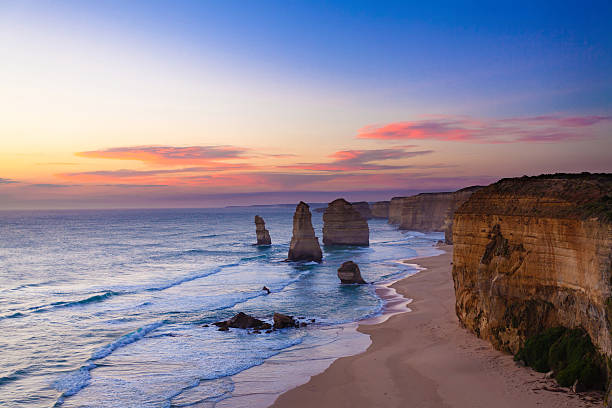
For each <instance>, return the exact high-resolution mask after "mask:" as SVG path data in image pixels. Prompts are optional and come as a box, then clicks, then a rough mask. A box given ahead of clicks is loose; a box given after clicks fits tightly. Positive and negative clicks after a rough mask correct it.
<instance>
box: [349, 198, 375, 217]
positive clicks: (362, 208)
mask: <svg viewBox="0 0 612 408" xmlns="http://www.w3.org/2000/svg"><path fill="white" fill-rule="evenodd" d="M351 205H352V206H353V208H354V209H356V210H357V211H359V214H361V216H362V217H363V218H365V219H366V220H369V219H370V218H372V209H371V208H370V204H368V202H367V201H357V202H354V203H351Z"/></svg>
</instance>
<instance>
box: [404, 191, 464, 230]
mask: <svg viewBox="0 0 612 408" xmlns="http://www.w3.org/2000/svg"><path fill="white" fill-rule="evenodd" d="M452 203H453V193H451V192H445V193H421V194H417V195H415V196H411V197H406V198H404V199H403V200H402V201H401V210H400V222H399V228H400V229H404V230H414V231H442V230H443V229H444V219H445V218H446V214H447V213H448V210H449V208H450V207H451V205H452Z"/></svg>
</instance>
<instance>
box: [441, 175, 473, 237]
mask: <svg viewBox="0 0 612 408" xmlns="http://www.w3.org/2000/svg"><path fill="white" fill-rule="evenodd" d="M481 188H482V186H471V187H466V188H462V189H461V190H457V191H455V192H454V193H453V199H452V200H451V203H450V206H449V208H448V210H447V211H446V215H445V216H444V225H443V226H442V229H443V230H444V242H445V243H446V244H448V245H452V244H453V218H454V216H455V211H457V209H458V208H459V207H461V205H462V204H463V203H465V202H466V201H467V199H468V198H470V196H471V195H472V194H474V192H476V191H478V190H480V189H481Z"/></svg>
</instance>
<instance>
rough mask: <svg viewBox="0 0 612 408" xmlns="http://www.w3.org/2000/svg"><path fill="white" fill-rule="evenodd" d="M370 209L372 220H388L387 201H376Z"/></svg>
mask: <svg viewBox="0 0 612 408" xmlns="http://www.w3.org/2000/svg"><path fill="white" fill-rule="evenodd" d="M371 207H372V218H389V201H377V202H375V203H374V204H372V205H371Z"/></svg>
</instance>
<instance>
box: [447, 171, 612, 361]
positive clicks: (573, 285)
mask: <svg viewBox="0 0 612 408" xmlns="http://www.w3.org/2000/svg"><path fill="white" fill-rule="evenodd" d="M453 242H454V251H453V272H452V273H453V280H454V285H455V293H456V312H457V316H458V318H459V320H460V321H461V323H462V324H463V325H464V326H465V327H467V328H468V329H469V330H471V331H473V332H474V333H475V334H476V335H478V336H479V337H481V338H484V339H486V340H488V341H490V342H491V343H492V344H493V345H494V346H495V347H496V348H498V349H501V350H505V351H508V352H511V353H516V352H517V351H518V350H519V348H520V347H521V345H522V343H523V342H524V340H525V338H527V337H529V336H532V335H535V334H537V333H539V332H541V331H542V330H544V329H547V328H551V327H555V326H563V327H567V328H575V327H581V328H583V329H584V330H585V331H586V333H588V335H589V336H590V338H591V340H592V341H593V344H594V345H595V346H596V347H597V349H598V350H599V352H601V353H602V354H604V355H605V356H608V358H610V357H612V337H611V332H610V330H611V329H612V297H611V295H612V294H611V278H612V175H610V174H607V175H606V174H588V173H586V174H578V175H568V174H557V175H542V176H538V177H522V178H514V179H503V180H500V181H499V182H497V183H495V184H492V185H490V186H488V187H485V188H483V189H481V190H479V191H477V192H475V193H474V194H472V195H471V196H470V198H469V199H468V200H467V201H466V202H465V203H464V204H463V205H461V207H460V208H459V209H457V211H455V216H454V221H453Z"/></svg>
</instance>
